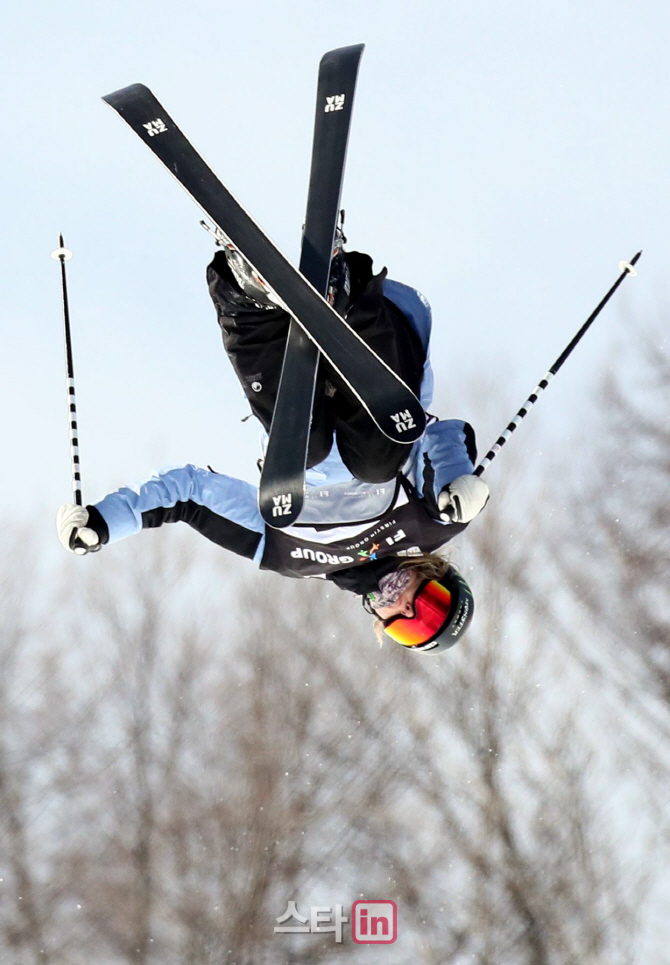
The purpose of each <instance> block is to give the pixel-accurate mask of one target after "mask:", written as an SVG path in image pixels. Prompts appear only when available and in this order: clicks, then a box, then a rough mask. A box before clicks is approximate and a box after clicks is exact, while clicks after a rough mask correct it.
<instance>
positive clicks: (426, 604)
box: [384, 580, 451, 647]
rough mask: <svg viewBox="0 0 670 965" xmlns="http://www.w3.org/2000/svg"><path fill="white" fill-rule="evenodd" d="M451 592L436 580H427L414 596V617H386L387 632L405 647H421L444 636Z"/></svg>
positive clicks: (385, 630)
mask: <svg viewBox="0 0 670 965" xmlns="http://www.w3.org/2000/svg"><path fill="white" fill-rule="evenodd" d="M450 611H451V593H450V592H449V590H447V589H446V587H444V586H442V584H441V583H438V582H437V581H436V580H426V581H425V582H424V583H422V584H421V585H420V586H419V589H418V590H417V592H416V596H415V597H414V616H411V617H405V616H401V615H398V616H394V617H389V619H388V620H384V633H385V634H386V636H387V637H391V639H392V640H395V642H396V643H401V644H402V645H403V647H418V646H420V645H422V644H426V643H430V642H431V641H432V640H434V639H435V638H436V637H438V636H439V635H440V633H441V632H442V630H443V629H444V627H445V626H446V624H447V623H448V622H449V613H450Z"/></svg>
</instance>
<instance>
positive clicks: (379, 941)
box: [351, 899, 398, 945]
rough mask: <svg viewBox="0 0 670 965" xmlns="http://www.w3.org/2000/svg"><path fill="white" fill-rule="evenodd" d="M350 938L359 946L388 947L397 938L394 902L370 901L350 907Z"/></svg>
mask: <svg viewBox="0 0 670 965" xmlns="http://www.w3.org/2000/svg"><path fill="white" fill-rule="evenodd" d="M351 937H352V938H353V940H354V941H355V942H358V944H359V945H390V944H391V942H394V941H395V940H396V938H397V937H398V908H397V906H396V903H395V901H385V900H381V899H370V900H369V901H365V900H364V899H361V900H360V901H355V902H354V903H353V905H352V906H351Z"/></svg>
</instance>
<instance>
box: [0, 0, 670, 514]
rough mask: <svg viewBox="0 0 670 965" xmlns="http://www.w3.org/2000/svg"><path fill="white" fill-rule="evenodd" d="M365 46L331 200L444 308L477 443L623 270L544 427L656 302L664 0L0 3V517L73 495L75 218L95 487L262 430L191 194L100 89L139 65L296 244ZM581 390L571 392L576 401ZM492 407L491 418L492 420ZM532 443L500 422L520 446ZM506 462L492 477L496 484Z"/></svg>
mask: <svg viewBox="0 0 670 965" xmlns="http://www.w3.org/2000/svg"><path fill="white" fill-rule="evenodd" d="M359 42H365V43H366V45H367V47H366V51H365V54H364V58H363V62H362V67H361V71H360V75H359V87H358V92H357V100H356V105H355V111H354V115H355V116H354V122H353V128H352V136H351V141H350V149H349V157H348V168H347V176H346V181H345V189H344V197H343V203H344V206H345V208H346V210H347V224H346V227H347V234H348V237H349V247H351V248H357V249H359V250H363V251H368V252H369V253H371V254H372V255H373V256H374V258H375V261H376V264H377V265H378V266H379V267H381V266H382V265H384V264H386V265H387V266H388V268H389V271H390V274H391V276H392V277H394V278H397V279H398V280H400V281H404V282H407V283H410V284H414V285H415V286H416V287H418V288H420V289H421V290H422V291H423V292H424V293H425V295H426V296H427V297H428V299H429V300H430V302H431V303H432V305H433V311H434V330H433V360H434V367H435V370H436V381H437V387H438V393H437V397H438V405H437V406H435V407H434V409H435V411H436V412H438V414H439V415H441V416H443V417H450V416H454V417H463V418H468V417H472V413H471V412H470V411H469V410H468V411H466V409H467V408H468V405H469V403H467V404H466V403H465V400H466V399H467V398H468V397H469V396H471V393H472V385H473V384H474V383H475V382H476V380H478V379H479V378H480V376H481V375H482V374H483V376H484V379H485V384H486V386H487V394H488V395H489V396H490V397H492V398H493V399H494V400H495V399H496V396H497V395H498V394H499V395H500V410H499V413H498V414H496V412H497V410H496V406H495V405H493V406H492V407H491V398H489V400H488V401H489V409H490V411H491V412H492V413H493V414H492V415H491V416H490V422H489V421H487V422H486V425H484V426H482V425H478V426H477V427H478V428H479V443H480V449H481V451H482V453H483V452H484V451H485V449H486V448H487V446H488V445H489V443H490V442H492V441H493V438H494V437H495V435H496V434H497V433H498V431H499V430H500V429H502V428H503V426H504V424H505V423H506V421H507V420H508V418H510V417H511V415H512V414H513V410H512V411H510V400H511V403H512V407H513V409H514V408H515V407H516V406H517V405H519V404H521V402H522V401H523V400H524V398H525V397H526V395H527V394H528V392H529V391H530V390H531V389H532V387H533V385H534V384H535V382H536V381H537V380H538V379H539V378H540V377H541V376H542V375H543V374H544V372H545V370H546V369H547V368H548V366H549V365H550V364H551V363H552V362H553V361H554V359H555V358H556V356H557V355H558V354H559V353H560V351H561V350H562V348H563V346H564V345H565V343H566V342H567V341H568V340H569V339H570V338H571V336H572V334H573V333H574V331H575V330H576V329H577V328H578V327H579V325H580V324H581V322H582V321H583V320H584V318H585V317H586V316H587V315H588V314H589V312H590V311H591V309H592V308H593V307H594V306H595V304H596V303H597V302H598V301H599V299H600V298H601V296H602V295H603V294H604V292H605V291H606V290H607V288H608V287H609V286H610V285H611V284H612V282H613V281H614V280H615V278H616V277H617V274H618V262H619V261H620V260H621V259H627V258H630V257H631V256H632V255H633V254H634V252H635V251H636V250H637V249H638V248H643V249H644V256H643V258H642V260H641V262H640V265H639V269H640V277H638V278H637V279H636V280H635V281H634V282H632V281H627V282H626V285H625V286H624V288H623V291H622V294H621V296H617V301H616V303H615V304H614V305H613V306H612V308H611V309H610V310H608V311H607V313H606V315H603V317H602V318H601V319H599V321H598V323H597V325H596V326H595V327H594V329H593V331H592V332H591V333H590V334H589V336H588V340H587V341H586V342H585V344H584V346H583V347H580V349H579V350H578V353H577V354H576V355H575V357H574V358H573V359H571V360H570V362H569V363H568V365H566V367H565V369H564V370H562V372H561V375H560V377H559V378H558V379H557V380H556V382H555V383H554V384H553V385H552V388H551V390H550V393H551V395H550V394H549V393H548V394H547V397H546V398H545V399H544V400H543V401H542V407H541V409H540V408H538V410H537V411H536V413H534V414H533V416H532V418H533V420H539V421H540V422H541V423H542V426H543V427H544V432H545V438H546V442H547V443H550V442H551V439H552V438H553V437H552V433H554V432H558V433H559V436H560V431H561V428H560V427H561V423H562V415H563V413H565V412H566V411H569V410H570V411H573V412H574V405H575V404H576V403H575V402H574V400H575V399H577V400H581V402H580V404H583V400H584V399H585V398H588V392H587V390H588V387H589V386H590V385H591V384H592V383H593V381H594V380H595V379H596V378H597V377H598V375H599V374H600V373H601V372H602V371H603V369H604V368H605V367H606V366H607V365H608V364H611V362H612V353H613V352H614V351H615V350H617V347H618V350H619V351H620V350H621V346H622V345H625V339H626V338H630V337H633V338H634V337H635V326H636V325H644V324H645V323H646V320H647V317H648V313H649V310H650V309H651V310H653V311H657V309H658V307H659V306H662V305H663V304H664V303H666V302H667V294H668V292H667V288H668V286H667V282H666V275H667V265H668V264H669V263H670V232H669V231H668V225H669V224H670V197H669V192H668V187H667V181H668V174H667V170H666V168H667V163H668V160H667V159H668V155H669V154H670V129H669V125H670V111H669V110H668V105H669V104H670V57H668V49H669V47H670V11H669V10H668V6H667V4H665V3H661V2H648V0H647V2H645V0H641V2H639V3H637V4H636V5H635V6H631V5H630V4H628V3H624V2H621V0H608V2H601V0H595V2H594V0H581V2H577V0H567V2H564V3H561V4H553V3H552V4H549V3H541V2H537V0H534V2H530V0H507V2H505V3H502V2H499V3H493V2H477V0H475V2H467V3H466V2H459V3H438V2H426V0H412V2H404V0H403V2H399V0H391V2H386V3H380V2H365V3H361V2H360V0H358V2H353V0H338V2H332V0H330V2H328V3H325V2H307V0H297V2H296V0H294V2H292V3H291V4H279V3H277V2H270V0H246V2H244V3H239V2H232V0H218V2H212V0H200V2H193V3H192V4H190V5H188V6H187V5H185V4H183V3H174V2H172V3H169V2H168V3H166V2H157V0H143V2H142V3H139V4H138V3H137V2H130V0H116V2H115V3H113V4H103V3H95V2H90V0H89V2H86V3H84V2H81V0H71V2H67V3H65V4H53V3H47V2H45V0H41V2H35V0H32V2H31V0H27V2H24V3H23V4H22V5H21V7H19V5H12V7H11V8H9V9H6V10H5V11H4V13H3V29H2V58H1V63H2V67H1V68H0V70H1V73H2V88H3V96H2V110H3V135H4V136H3V152H2V159H3V165H2V169H3V170H2V173H3V196H4V198H3V200H4V204H3V212H4V217H3V227H4V231H5V237H6V243H5V247H4V253H3V258H2V267H1V268H0V272H1V273H2V313H1V321H0V324H1V326H2V347H3V351H2V360H3V365H2V370H3V378H2V380H0V391H1V392H2V397H1V402H2V408H3V412H4V419H3V425H4V433H3V434H4V453H5V459H4V465H5V472H4V473H3V475H2V479H1V485H2V495H3V501H4V505H5V508H6V510H7V513H6V515H8V516H13V517H19V518H21V517H29V518H32V520H33V521H34V522H35V523H36V524H41V523H42V522H43V523H44V526H45V527H52V526H53V514H54V512H55V509H56V507H57V506H58V505H59V504H60V503H61V502H66V501H68V500H69V499H70V498H71V490H70V477H69V450H68V431H67V418H66V407H65V395H64V360H63V347H62V321H61V305H60V280H59V268H58V265H57V263H55V262H53V261H51V260H50V258H49V255H50V252H51V251H52V249H53V248H55V247H56V239H57V233H58V232H59V231H63V233H64V235H65V242H66V244H67V245H68V246H69V247H70V248H72V249H73V251H74V253H75V257H74V260H73V261H71V262H70V263H69V266H68V279H69V286H70V306H71V313H72V326H73V338H74V356H75V369H76V376H77V399H78V404H79V421H80V437H81V454H82V470H83V478H84V498H85V501H91V502H92V501H95V500H96V499H98V498H100V497H101V496H102V495H104V493H105V492H106V491H108V490H110V489H113V488H116V486H118V485H119V484H121V483H123V482H132V481H134V480H137V479H141V478H143V477H145V476H146V475H148V474H149V473H150V472H151V471H152V470H153V469H155V468H157V467H159V466H161V465H166V464H179V463H184V462H195V463H199V464H207V463H211V464H212V465H213V466H214V467H215V468H217V469H220V470H222V471H225V472H228V473H230V474H233V475H240V476H243V477H245V478H248V479H250V480H252V481H255V480H256V478H257V476H256V471H255V460H256V457H257V436H258V433H257V430H256V428H255V426H254V424H253V422H248V423H245V424H241V423H240V421H239V420H240V419H241V418H242V417H243V416H244V415H245V414H246V412H247V410H246V406H245V404H244V401H243V400H242V398H241V395H240V392H239V389H238V386H237V384H236V381H235V379H234V376H233V373H232V370H231V368H230V366H229V364H228V362H227V360H226V358H225V356H224V354H223V351H222V349H221V347H220V339H219V334H218V330H217V328H216V324H215V319H214V312H213V308H212V306H211V304H210V303H209V300H208V297H207V293H206V288H205V284H204V270H205V266H206V264H207V262H208V260H209V257H210V253H211V245H210V242H209V238H208V236H207V235H206V234H205V232H204V231H202V229H201V228H200V227H199V226H198V220H199V218H200V213H199V211H198V209H197V208H196V207H195V205H194V204H193V203H192V202H191V201H190V199H189V198H188V197H187V196H186V195H185V194H184V193H183V192H181V191H180V190H179V188H178V186H177V185H176V183H175V182H174V181H173V180H172V178H170V177H169V175H168V174H167V173H166V172H165V170H164V169H163V168H162V166H161V165H160V164H159V163H158V161H157V160H156V159H155V158H153V157H152V156H151V155H150V153H149V152H148V151H147V150H146V148H145V147H144V146H143V145H142V144H141V143H140V142H139V139H138V138H136V137H135V136H134V135H133V134H132V132H131V131H130V130H129V129H128V128H127V126H126V125H125V124H123V122H122V121H120V120H119V118H118V117H117V116H115V115H114V113H113V112H112V111H111V110H110V109H109V108H108V107H106V105H104V104H103V102H102V101H101V100H100V98H101V96H102V95H103V94H106V93H109V92H111V91H113V90H116V89H117V88H120V87H124V86H126V85H128V84H130V83H133V82H137V81H141V82H143V83H145V84H147V85H148V86H149V87H151V88H152V90H153V91H154V93H155V94H156V96H157V97H158V98H159V100H161V101H162V103H163V104H164V106H165V107H166V109H167V110H168V112H169V113H170V114H171V115H172V116H173V118H174V119H175V121H176V122H177V123H178V124H179V126H180V127H181V128H182V130H183V131H184V132H185V134H186V135H187V137H189V138H190V140H191V141H192V142H193V143H194V145H195V146H196V148H198V149H199V150H200V151H201V153H202V154H203V155H204V156H205V157H206V158H207V160H208V161H209V163H210V164H211V165H212V167H213V168H214V170H215V171H216V172H217V174H218V175H219V176H220V177H221V179H222V180H224V181H225V182H226V183H227V185H228V186H229V187H230V189H231V190H232V191H233V193H234V194H235V195H236V196H237V197H238V198H239V200H240V201H241V202H242V203H243V204H244V205H245V207H246V208H247V209H248V210H249V211H250V213H251V214H252V215H253V216H254V217H255V218H256V220H258V221H259V222H260V223H261V224H262V225H263V226H264V227H265V228H266V230H267V231H268V233H269V234H270V236H271V237H272V238H273V239H274V240H275V241H276V242H277V243H278V244H279V246H280V247H281V248H282V249H283V250H284V251H285V252H286V254H287V255H289V257H291V258H293V259H295V258H296V256H297V253H298V248H299V242H300V227H301V224H302V217H303V213H304V205H305V198H306V191H307V175H308V169H309V154H310V147H311V128H312V121H313V107H314V97H315V86H316V74H317V68H318V62H319V59H320V57H321V55H322V54H323V53H324V52H325V51H326V50H328V49H331V48H334V47H338V46H343V45H346V44H351V43H359ZM571 406H572V407H573V408H572V410H571V409H570V407H571ZM486 419H487V420H488V419H489V416H487V417H486ZM518 444H519V443H518V442H517V439H515V440H514V442H513V443H510V445H518ZM497 472H504V465H503V456H501V457H500V466H499V467H498V466H496V468H495V469H494V468H493V467H492V468H491V470H490V474H489V476H490V478H489V477H487V478H489V481H490V483H491V485H495V476H494V473H497Z"/></svg>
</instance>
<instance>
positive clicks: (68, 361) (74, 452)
mask: <svg viewBox="0 0 670 965" xmlns="http://www.w3.org/2000/svg"><path fill="white" fill-rule="evenodd" d="M51 257H52V258H53V259H54V260H55V261H60V270H61V283H62V289H63V322H64V326H65V365H66V370H67V378H66V383H65V385H66V387H67V399H68V411H69V416H70V461H71V466H72V493H73V496H74V502H75V504H76V505H77V506H82V505H83V503H82V496H81V472H80V467H79V438H78V431H77V400H76V398H75V393H74V364H73V362H72V337H71V335H70V309H69V306H68V300H67V279H66V277H65V262H66V261H69V260H70V259H71V258H72V252H71V251H70V249H69V248H66V247H65V245H64V244H63V235H62V234H59V235H58V248H56V250H55V251H52V252H51Z"/></svg>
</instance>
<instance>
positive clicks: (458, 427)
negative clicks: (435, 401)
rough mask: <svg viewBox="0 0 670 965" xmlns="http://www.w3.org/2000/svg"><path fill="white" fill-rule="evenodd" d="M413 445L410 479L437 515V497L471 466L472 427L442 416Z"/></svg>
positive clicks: (474, 453) (473, 458) (471, 469)
mask: <svg viewBox="0 0 670 965" xmlns="http://www.w3.org/2000/svg"><path fill="white" fill-rule="evenodd" d="M415 445H416V449H415V452H414V453H413V472H412V475H413V480H412V481H413V483H414V486H415V488H416V491H417V493H418V494H419V496H423V497H424V499H425V500H426V503H427V505H428V508H429V510H430V511H431V514H432V515H434V516H436V517H437V516H438V515H439V512H438V509H437V497H438V495H439V494H440V493H441V491H442V490H443V489H444V487H445V486H448V485H449V483H450V482H453V480H454V479H457V478H458V476H466V475H468V474H469V473H471V472H472V471H473V469H474V463H475V460H476V458H477V450H476V447H475V434H474V430H473V428H472V426H470V425H468V423H467V422H462V421H461V420H460V419H444V420H441V421H438V422H433V423H431V424H430V425H429V426H428V428H427V429H426V431H425V432H424V434H423V436H422V438H421V439H420V440H419V442H417V443H416V444H415Z"/></svg>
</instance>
